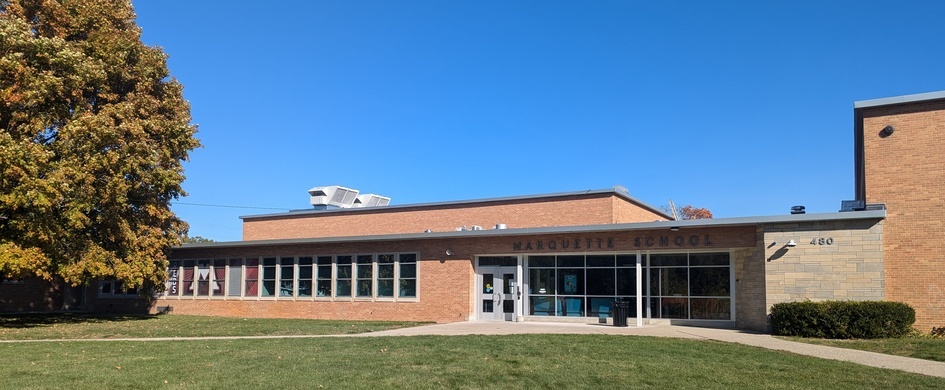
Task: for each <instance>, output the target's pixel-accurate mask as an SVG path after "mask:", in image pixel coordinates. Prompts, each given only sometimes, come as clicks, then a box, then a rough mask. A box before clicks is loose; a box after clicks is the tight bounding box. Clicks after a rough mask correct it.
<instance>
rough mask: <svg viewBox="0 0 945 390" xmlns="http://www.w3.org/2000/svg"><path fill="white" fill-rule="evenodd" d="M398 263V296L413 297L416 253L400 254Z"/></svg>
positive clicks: (415, 289)
mask: <svg viewBox="0 0 945 390" xmlns="http://www.w3.org/2000/svg"><path fill="white" fill-rule="evenodd" d="M399 263H400V264H399V268H400V269H399V270H400V281H399V282H398V288H399V293H398V296H399V297H408V298H414V297H416V296H417V255H416V254H413V253H406V254H402V255H400V262H399Z"/></svg>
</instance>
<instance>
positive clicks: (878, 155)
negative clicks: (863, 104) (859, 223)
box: [862, 100, 945, 331]
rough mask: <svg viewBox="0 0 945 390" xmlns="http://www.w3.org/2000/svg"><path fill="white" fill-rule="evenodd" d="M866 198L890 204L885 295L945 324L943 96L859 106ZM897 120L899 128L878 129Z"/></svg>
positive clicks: (928, 323) (927, 324) (930, 322)
mask: <svg viewBox="0 0 945 390" xmlns="http://www.w3.org/2000/svg"><path fill="white" fill-rule="evenodd" d="M862 116H863V126H862V131H863V135H862V136H863V147H864V156H863V161H864V165H865V167H864V168H865V188H866V201H867V202H868V203H885V204H886V209H887V219H886V223H885V228H884V230H885V239H886V240H885V243H884V252H885V258H886V262H885V268H884V272H885V275H886V299H888V300H891V301H899V302H905V303H908V304H909V305H911V306H912V307H913V308H915V309H916V327H918V328H919V329H921V330H924V331H928V330H929V329H930V328H931V327H933V326H939V327H941V326H945V239H943V231H945V100H932V101H920V102H912V103H907V104H892V105H880V106H875V107H867V108H863V109H862ZM886 126H893V127H894V128H895V132H894V133H893V134H891V135H889V136H883V135H882V134H881V131H882V129H883V128H885V127H886Z"/></svg>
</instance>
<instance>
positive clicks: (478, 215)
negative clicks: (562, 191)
mask: <svg viewBox="0 0 945 390" xmlns="http://www.w3.org/2000/svg"><path fill="white" fill-rule="evenodd" d="M656 220H660V221H665V220H666V217H665V216H663V215H661V214H659V213H656V212H654V211H652V210H650V209H649V208H647V207H643V206H641V205H639V204H636V203H634V202H632V201H630V200H629V199H627V198H624V197H621V196H617V195H615V194H614V193H613V192H611V193H592V194H589V195H570V196H562V197H541V198H531V199H512V200H502V201H487V202H462V203H455V204H444V205H434V206H415V207H411V206H400V207H391V206H387V207H377V208H366V209H341V210H328V211H304V212H294V213H286V214H277V215H272V216H253V217H244V219H243V240H247V241H249V240H270V239H287V238H289V239H291V238H312V237H350V236H368V235H379V234H405V233H420V232H424V231H426V230H430V231H433V232H448V231H454V230H455V229H456V228H458V227H463V226H466V227H467V228H470V229H471V228H472V226H480V227H482V228H484V229H492V228H493V227H494V226H495V225H496V224H506V225H507V227H509V228H531V227H549V226H576V225H599V224H614V223H627V222H651V221H656Z"/></svg>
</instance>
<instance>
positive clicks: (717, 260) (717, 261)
mask: <svg viewBox="0 0 945 390" xmlns="http://www.w3.org/2000/svg"><path fill="white" fill-rule="evenodd" d="M689 265H690V266H698V265H729V259H728V253H693V254H691V255H689Z"/></svg>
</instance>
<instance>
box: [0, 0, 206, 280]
mask: <svg viewBox="0 0 945 390" xmlns="http://www.w3.org/2000/svg"><path fill="white" fill-rule="evenodd" d="M196 130H197V129H196V126H195V125H193V124H191V117H190V107H189V105H188V103H187V101H185V100H184V98H183V94H182V86H181V85H180V84H179V83H178V82H177V81H175V80H174V79H173V78H170V77H169V72H168V69H167V64H166V55H165V54H164V53H163V52H162V50H161V49H160V48H157V47H149V46H146V45H144V44H143V43H142V42H141V30H140V28H139V27H138V26H137V25H136V24H135V14H134V10H133V8H132V6H131V3H130V2H129V1H128V0H0V276H2V277H4V278H21V277H41V278H45V279H49V280H53V279H58V280H62V281H64V282H66V283H69V284H71V285H81V284H86V283H89V282H91V281H94V280H98V279H107V278H113V279H116V280H120V281H122V283H123V285H125V286H128V287H143V288H145V289H147V288H160V287H161V286H162V285H163V281H164V279H165V276H166V275H165V273H166V265H167V255H168V253H169V251H170V248H171V247H172V246H176V245H179V243H180V241H181V238H182V237H184V236H185V234H186V232H187V224H186V223H184V222H183V221H181V220H180V219H178V218H177V217H176V216H175V215H174V213H173V212H171V210H170V202H171V201H172V200H174V199H176V198H178V197H179V196H181V195H183V194H184V192H183V190H182V188H181V182H182V181H183V180H184V174H183V167H182V162H183V161H185V160H186V159H187V158H188V154H189V153H190V151H192V150H193V149H194V148H196V147H198V146H199V145H200V144H199V141H198V140H197V139H196V138H194V134H195V133H196Z"/></svg>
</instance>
